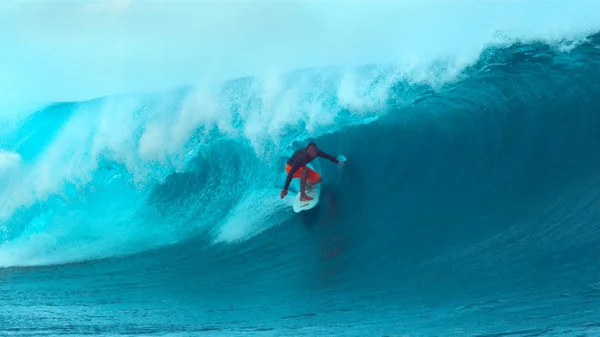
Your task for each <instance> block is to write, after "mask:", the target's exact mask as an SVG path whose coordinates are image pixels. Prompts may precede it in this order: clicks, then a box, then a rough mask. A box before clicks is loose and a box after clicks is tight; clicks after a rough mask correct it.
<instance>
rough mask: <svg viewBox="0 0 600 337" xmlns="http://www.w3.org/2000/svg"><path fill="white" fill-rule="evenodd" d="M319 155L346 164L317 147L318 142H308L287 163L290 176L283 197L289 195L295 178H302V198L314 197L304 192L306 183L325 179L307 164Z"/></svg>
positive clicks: (316, 182) (286, 166)
mask: <svg viewBox="0 0 600 337" xmlns="http://www.w3.org/2000/svg"><path fill="white" fill-rule="evenodd" d="M317 157H322V158H325V159H329V160H330V161H332V162H334V163H336V164H338V165H340V166H343V165H344V162H341V161H339V160H337V158H335V157H334V156H332V155H330V154H327V153H325V152H323V151H321V150H319V148H317V144H315V143H313V142H310V143H308V145H307V146H306V147H305V148H303V149H300V150H298V151H296V152H294V154H293V155H292V156H291V157H290V159H288V162H287V164H286V165H285V171H286V172H287V173H288V176H287V179H286V180H285V186H284V187H283V190H282V191H281V195H280V196H281V199H283V198H285V196H286V195H287V190H288V187H289V186H290V182H291V181H292V179H293V178H300V200H301V201H309V200H312V199H313V198H312V197H309V196H307V195H306V194H305V193H304V191H305V189H306V183H307V182H309V183H310V184H311V185H316V184H318V183H320V182H321V181H323V179H322V178H321V176H320V175H319V174H318V173H317V172H316V171H315V170H313V169H311V168H310V167H308V166H306V165H307V164H308V163H310V162H311V161H313V159H315V158H317Z"/></svg>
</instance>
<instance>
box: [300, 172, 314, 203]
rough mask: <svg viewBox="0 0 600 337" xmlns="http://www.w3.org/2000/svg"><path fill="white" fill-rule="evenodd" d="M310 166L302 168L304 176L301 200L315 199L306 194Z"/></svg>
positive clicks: (301, 186)
mask: <svg viewBox="0 0 600 337" xmlns="http://www.w3.org/2000/svg"><path fill="white" fill-rule="evenodd" d="M308 170H309V169H308V167H303V168H302V178H301V180H300V200H301V201H309V200H313V198H311V197H309V196H308V195H306V193H305V191H306V179H307V178H308Z"/></svg>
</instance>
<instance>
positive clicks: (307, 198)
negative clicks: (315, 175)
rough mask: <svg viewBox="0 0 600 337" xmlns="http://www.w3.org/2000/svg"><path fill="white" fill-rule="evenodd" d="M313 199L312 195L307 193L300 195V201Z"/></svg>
mask: <svg viewBox="0 0 600 337" xmlns="http://www.w3.org/2000/svg"><path fill="white" fill-rule="evenodd" d="M311 200H313V198H312V197H309V196H308V195H306V194H305V195H301V196H300V201H311Z"/></svg>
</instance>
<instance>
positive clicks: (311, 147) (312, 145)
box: [306, 142, 319, 158]
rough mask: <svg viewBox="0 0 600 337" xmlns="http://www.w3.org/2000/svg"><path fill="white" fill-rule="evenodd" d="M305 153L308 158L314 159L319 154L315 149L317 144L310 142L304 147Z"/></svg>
mask: <svg viewBox="0 0 600 337" xmlns="http://www.w3.org/2000/svg"><path fill="white" fill-rule="evenodd" d="M306 152H307V153H308V155H309V156H311V157H313V158H314V157H316V156H317V154H318V153H319V151H318V149H317V144H315V143H314V142H310V143H308V145H307V146H306Z"/></svg>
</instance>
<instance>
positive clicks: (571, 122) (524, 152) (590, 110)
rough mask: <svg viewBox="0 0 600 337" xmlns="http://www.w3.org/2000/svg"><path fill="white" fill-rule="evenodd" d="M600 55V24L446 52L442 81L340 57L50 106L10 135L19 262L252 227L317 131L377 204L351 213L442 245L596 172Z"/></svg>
mask: <svg viewBox="0 0 600 337" xmlns="http://www.w3.org/2000/svg"><path fill="white" fill-rule="evenodd" d="M565 46H568V48H565ZM597 57H598V37H597V35H592V36H590V37H589V38H587V39H583V40H581V39H579V40H577V41H575V42H573V43H569V42H568V41H564V42H561V43H560V44H558V45H548V44H545V43H541V42H540V43H514V44H511V45H510V46H508V47H504V46H498V47H492V48H489V49H487V50H486V51H485V52H484V53H483V54H482V55H481V57H480V58H479V59H478V61H477V62H476V63H474V64H473V65H472V66H470V67H467V68H465V69H464V70H463V71H462V72H460V73H455V72H454V71H453V70H452V69H453V68H452V67H448V64H447V63H443V62H442V63H440V62H438V63H435V64H433V65H432V66H431V67H430V72H431V73H432V74H439V75H442V76H443V75H446V77H442V78H444V80H443V81H440V82H439V83H434V82H431V81H429V80H428V79H429V78H431V77H426V78H425V79H424V80H423V81H417V80H415V78H416V77H414V76H408V77H407V75H406V73H405V72H404V71H403V69H402V68H398V67H391V66H363V67H360V68H356V69H354V70H353V71H351V72H348V71H347V69H344V68H332V67H330V68H325V69H323V68H317V69H307V70H301V71H295V72H291V73H288V74H286V75H285V76H282V77H270V78H266V79H265V78H260V77H248V78H241V79H237V80H233V81H228V82H224V83H222V84H220V85H217V86H196V87H184V88H180V89H177V90H173V91H170V92H165V93H163V94H139V95H122V96H114V97H105V98H100V99H95V100H91V101H85V102H80V103H58V104H54V105H51V106H48V107H46V108H43V109H40V110H37V111H36V112H34V113H31V114H29V115H28V116H27V118H24V119H23V120H21V121H19V122H17V123H16V124H15V123H14V124H15V125H16V126H15V127H14V131H13V132H10V133H9V134H8V136H4V137H3V138H2V142H0V145H1V148H2V149H4V151H5V152H3V154H2V157H0V159H1V162H2V165H1V166H0V167H2V170H3V172H4V173H5V174H4V175H3V176H4V177H9V178H8V179H7V178H4V179H3V180H1V181H0V183H2V185H1V187H2V193H1V194H0V204H1V205H2V207H1V208H0V221H1V225H2V229H3V230H2V236H3V241H4V243H3V244H2V245H1V246H0V257H1V259H0V261H2V263H1V265H2V266H5V267H6V266H14V265H38V264H49V263H51V264H52V263H67V262H72V261H81V260H87V259H97V258H107V257H112V256H118V255H121V254H131V253H135V252H140V251H144V250H148V249H155V248H157V247H161V246H164V245H173V244H178V243H181V242H183V241H186V240H190V239H193V238H195V237H199V236H200V237H201V236H204V235H208V236H210V237H212V238H213V239H212V240H211V241H213V242H239V241H240V240H241V241H244V240H247V239H249V238H252V237H253V236H255V235H257V234H258V233H261V232H264V231H265V230H266V229H268V228H270V227H273V226H277V225H280V224H283V223H285V222H286V221H287V220H289V219H291V218H293V213H292V212H291V211H290V209H289V207H287V205H286V202H282V201H280V200H279V199H278V198H279V193H278V191H279V189H280V188H281V186H280V185H281V183H282V181H283V179H284V173H283V164H284V160H285V156H286V155H289V154H290V153H291V151H292V150H293V149H294V148H297V147H298V146H301V144H303V142H304V141H306V140H308V139H316V140H317V142H318V144H319V145H320V146H321V147H322V148H323V149H325V150H326V151H329V152H333V153H335V152H342V153H344V154H345V155H346V156H347V157H348V158H349V160H350V162H349V163H350V166H349V167H347V168H345V170H343V171H332V170H333V169H336V170H337V168H331V167H328V166H327V165H323V167H322V168H321V170H322V171H323V175H324V177H326V179H327V180H329V181H332V182H333V181H335V183H333V184H334V186H335V187H334V188H335V189H339V190H341V191H346V193H348V194H345V196H344V197H341V198H340V200H338V201H336V203H338V204H340V205H343V206H340V207H343V209H348V210H350V209H353V210H360V214H361V215H360V216H358V217H356V216H355V215H353V219H352V221H351V219H347V221H348V222H349V223H354V224H358V223H369V222H373V221H376V222H377V223H380V224H387V225H379V226H377V228H379V229H374V230H375V231H376V232H379V231H381V232H383V233H386V236H387V238H389V240H401V242H402V245H401V246H402V247H404V248H402V250H405V251H406V254H408V252H410V255H412V256H415V254H416V253H418V254H424V255H428V256H434V255H435V254H434V253H435V252H442V251H443V250H444V247H445V245H444V244H443V240H442V239H443V238H448V237H451V236H452V235H453V234H452V233H460V235H463V236H465V237H471V236H473V237H477V235H483V233H488V234H490V233H492V232H494V231H495V230H499V229H498V228H500V227H501V224H500V222H501V223H502V225H507V224H509V223H514V221H516V220H514V219H510V218H509V217H505V216H498V217H497V218H496V219H495V220H494V221H496V222H498V223H497V224H495V225H492V224H487V225H480V226H474V225H472V224H471V225H469V224H470V223H471V222H472V221H475V219H478V221H484V220H483V219H486V218H487V219H488V220H489V219H490V216H489V214H496V212H499V210H500V209H502V208H512V207H516V209H519V208H528V207H532V205H530V204H528V203H524V202H523V201H522V200H521V198H524V197H525V196H527V199H530V200H539V198H541V196H542V195H543V193H542V191H546V192H547V193H550V194H552V193H559V192H557V191H558V190H554V189H558V188H559V186H562V185H566V186H570V185H569V183H567V182H568V181H571V179H575V178H576V177H579V176H588V175H589V174H591V173H590V170H591V171H593V170H594V169H595V167H596V166H595V164H596V163H597V159H598V158H597V156H596V155H595V152H594V151H593V149H594V148H595V146H596V145H597V141H598V139H597V136H596V134H597V133H595V131H594V130H595V128H596V127H597V124H596V121H597V120H596V118H595V114H594V106H595V94H596V91H595V90H597V88H596V86H594V84H593V78H594V77H593V76H592V74H594V73H595V72H597V71H598V70H597V69H598V68H597V66H598V64H597ZM573 106H576V107H577V109H576V111H577V113H576V114H570V113H569V112H570V111H572V110H573ZM565 132H568V135H569V136H568V137H567V136H566V134H565ZM569 162H574V163H577V164H576V165H575V166H568V167H567V166H566V165H567V164H566V163H569ZM344 172H345V173H344ZM565 181H566V182H565ZM15 182H18V183H15ZM550 186H552V187H550ZM325 200H326V201H325V203H326V204H327V197H326V199H325ZM256 205H262V208H257V206H256ZM519 205H521V207H519ZM540 205H543V203H541V204H540ZM386 207H391V208H393V209H394V210H395V211H394V212H389V211H386V210H385V209H386ZM540 207H541V206H540ZM521 211H522V212H526V211H525V210H521ZM511 213H513V214H518V212H516V211H514V210H513V211H512V212H511ZM342 214H343V213H342ZM515 216H516V215H515ZM438 217H439V218H438ZM342 218H344V219H346V218H345V217H342ZM359 219H361V220H359ZM375 219H377V220H375ZM467 219H471V220H469V221H467ZM489 221H491V220H489ZM454 222H457V223H454ZM434 223H437V225H433V224H434ZM452 223H454V225H450V224H452ZM460 223H462V225H461V226H465V227H464V228H462V229H461V228H458V227H457V226H459V224H460ZM423 224H431V225H430V226H424V225H423ZM498 226H500V227H498ZM502 228H504V227H502ZM432 231H433V232H434V233H436V234H435V235H434V236H430V234H431V233H432ZM392 233H393V235H392ZM408 233H410V234H408ZM442 233H443V234H442ZM455 235H458V234H455ZM402 237H404V238H407V239H406V240H408V241H405V240H403V239H401V238H402ZM381 240H384V241H385V240H387V239H386V238H385V237H382V238H381ZM439 240H442V241H439ZM423 242H429V244H428V245H431V247H429V248H430V250H429V252H428V253H426V252H427V250H426V249H423V248H424V247H423ZM378 244H379V245H381V244H382V243H381V242H379V243H378ZM390 244H391V243H390ZM463 244H466V241H465V242H463ZM415 245H419V246H420V248H421V250H419V249H417V248H416V247H415ZM433 246H435V247H436V248H435V249H434V248H433ZM418 254H417V255H418Z"/></svg>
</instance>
